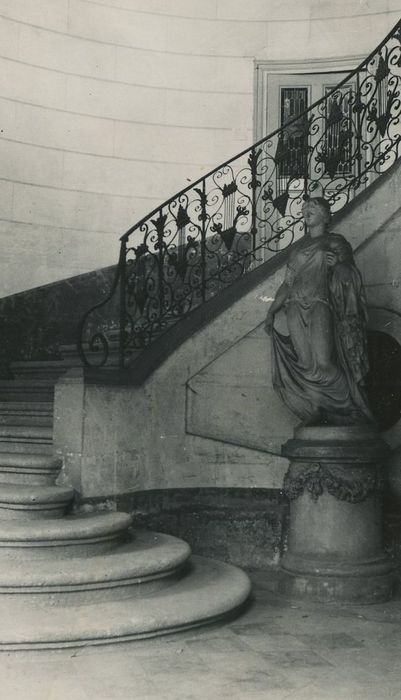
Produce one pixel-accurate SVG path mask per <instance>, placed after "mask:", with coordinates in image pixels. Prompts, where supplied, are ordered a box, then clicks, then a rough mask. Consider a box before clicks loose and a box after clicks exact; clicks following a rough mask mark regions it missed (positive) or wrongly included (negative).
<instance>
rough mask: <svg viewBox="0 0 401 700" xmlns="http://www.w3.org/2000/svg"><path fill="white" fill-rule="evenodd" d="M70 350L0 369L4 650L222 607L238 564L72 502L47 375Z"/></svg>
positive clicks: (124, 635) (240, 598)
mask: <svg viewBox="0 0 401 700" xmlns="http://www.w3.org/2000/svg"><path fill="white" fill-rule="evenodd" d="M70 366H71V362H68V361H65V360H64V361H60V362H46V363H34V362H31V363H27V362H24V363H15V364H14V365H13V374H14V376H15V379H13V380H0V615H1V620H2V625H1V631H0V650H18V649H41V648H60V647H68V646H82V645H87V644H104V643H111V642H120V641H127V640H135V639H141V638H144V637H150V636H155V635H160V634H166V633H169V632H175V631H178V630H182V629H187V628H189V627H194V626H199V625H202V624H206V623H209V622H211V621H216V620H220V619H224V618H225V617H226V616H227V615H229V614H232V612H233V610H236V609H239V608H240V607H241V606H242V605H243V603H244V602H245V601H246V599H247V597H248V595H249V590H250V584H249V580H248V577H247V576H246V575H245V574H244V573H243V572H242V571H240V570H239V569H237V568H235V567H233V566H230V565H228V564H224V563H221V562H217V561H213V560H210V559H206V558H203V557H195V556H191V552H190V549H189V546H188V545H187V544H186V543H185V542H183V541H182V540H179V539H177V538H175V537H171V536H169V535H164V534H161V533H155V532H149V531H135V530H134V529H133V527H132V525H133V523H132V518H131V516H130V515H128V514H127V513H120V512H110V511H109V512H104V511H103V512H95V513H90V514H88V513H80V512H77V511H74V508H73V504H74V492H73V490H72V489H70V488H67V487H64V486H63V487H61V486H57V485H56V483H55V482H56V479H57V476H58V473H59V470H60V468H61V463H60V461H59V460H58V459H55V458H54V456H53V444H52V432H53V431H52V422H53V396H54V385H55V382H56V381H57V378H58V377H59V376H60V375H61V374H62V373H63V372H64V371H65V370H66V369H67V368H68V367H70Z"/></svg>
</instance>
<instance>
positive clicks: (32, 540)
mask: <svg viewBox="0 0 401 700" xmlns="http://www.w3.org/2000/svg"><path fill="white" fill-rule="evenodd" d="M131 524H132V518H131V516H130V515H128V513H101V514H95V515H93V514H89V515H71V516H68V517H66V518H63V519H62V520H58V519H52V520H38V521H36V522H35V523H34V524H32V523H29V522H28V523H21V522H17V521H15V520H10V521H5V520H0V560H1V559H3V558H7V557H8V558H9V557H11V558H15V559H18V558H21V557H24V558H26V559H27V558H30V557H31V558H32V557H34V558H37V557H42V558H51V557H61V558H62V557H71V556H88V555H92V554H99V553H101V552H107V551H109V550H110V549H112V548H113V547H115V546H116V545H117V544H118V543H120V542H121V541H123V539H124V538H126V537H128V528H129V527H130V525H131Z"/></svg>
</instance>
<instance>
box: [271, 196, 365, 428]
mask: <svg viewBox="0 0 401 700" xmlns="http://www.w3.org/2000/svg"><path fill="white" fill-rule="evenodd" d="M303 215H304V219H305V222H306V225H307V235H305V237H304V238H303V240H302V241H301V242H300V244H299V245H297V246H296V247H295V249H294V251H293V252H292V254H291V255H290V258H289V262H288V265H287V269H286V275H285V279H284V282H283V283H282V285H281V286H280V288H279V289H278V291H277V294H276V298H275V300H274V302H273V303H272V305H271V307H270V309H269V312H268V314H267V318H266V323H265V330H266V332H267V333H268V334H269V335H271V336H272V362H273V386H274V388H275V390H276V391H277V393H278V394H279V395H280V397H281V398H282V400H283V401H284V403H285V404H286V405H287V407H288V408H289V409H290V410H291V411H292V412H293V413H294V414H295V415H297V416H298V417H299V418H301V419H302V421H303V422H304V424H306V425H358V424H364V423H370V422H373V418H372V414H371V411H370V408H369V405H368V402H367V398H366V396H365V391H364V386H363V385H364V380H365V377H366V374H367V372H368V369H369V366H368V358H367V342H366V321H367V310H366V301H365V295H364V290H363V284H362V279H361V276H360V273H359V271H358V269H357V267H356V266H355V262H354V259H353V254H352V248H351V246H350V244H349V243H348V242H347V241H346V240H345V238H343V236H340V235H338V234H334V233H329V230H328V225H329V222H330V216H331V214H330V206H329V204H328V202H326V200H324V199H323V198H322V197H314V198H310V199H308V200H307V201H306V202H305V203H304V206H303ZM282 308H285V311H286V317H287V325H288V332H289V335H288V336H287V335H282V334H281V333H279V332H278V331H277V330H276V329H275V328H274V317H275V315H276V313H277V312H278V311H279V310H280V309H282Z"/></svg>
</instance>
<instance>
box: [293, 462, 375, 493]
mask: <svg viewBox="0 0 401 700" xmlns="http://www.w3.org/2000/svg"><path fill="white" fill-rule="evenodd" d="M341 472H344V469H342V468H341V467H339V466H336V465H327V464H324V465H323V464H319V462H311V463H308V464H305V463H296V462H295V463H292V464H291V465H290V467H289V469H288V471H287V473H286V475H285V477H284V486H283V492H284V494H285V495H286V496H287V498H289V499H290V501H293V500H295V499H296V498H298V497H299V496H301V494H302V493H304V491H305V490H306V491H309V493H310V495H311V497H312V500H313V501H315V502H316V501H317V500H318V498H319V496H321V495H322V494H323V492H324V490H325V489H326V491H327V492H328V493H329V494H330V495H331V496H334V497H335V498H337V499H338V500H339V501H346V502H347V503H361V502H362V501H364V500H365V499H366V498H368V496H370V495H371V494H373V493H377V492H382V491H383V488H384V479H383V477H382V475H381V474H380V471H379V468H378V467H375V468H374V471H373V472H372V473H370V474H368V475H366V476H364V477H363V478H361V479H355V478H354V479H345V478H344V477H343V476H342V473H341Z"/></svg>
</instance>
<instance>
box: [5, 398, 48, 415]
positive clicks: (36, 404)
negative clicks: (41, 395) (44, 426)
mask: <svg viewBox="0 0 401 700" xmlns="http://www.w3.org/2000/svg"><path fill="white" fill-rule="evenodd" d="M2 413H5V414H7V415H12V414H14V413H15V414H16V415H22V416H25V415H37V414H40V415H43V414H45V415H47V414H49V415H53V402H52V401H0V414H2Z"/></svg>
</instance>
